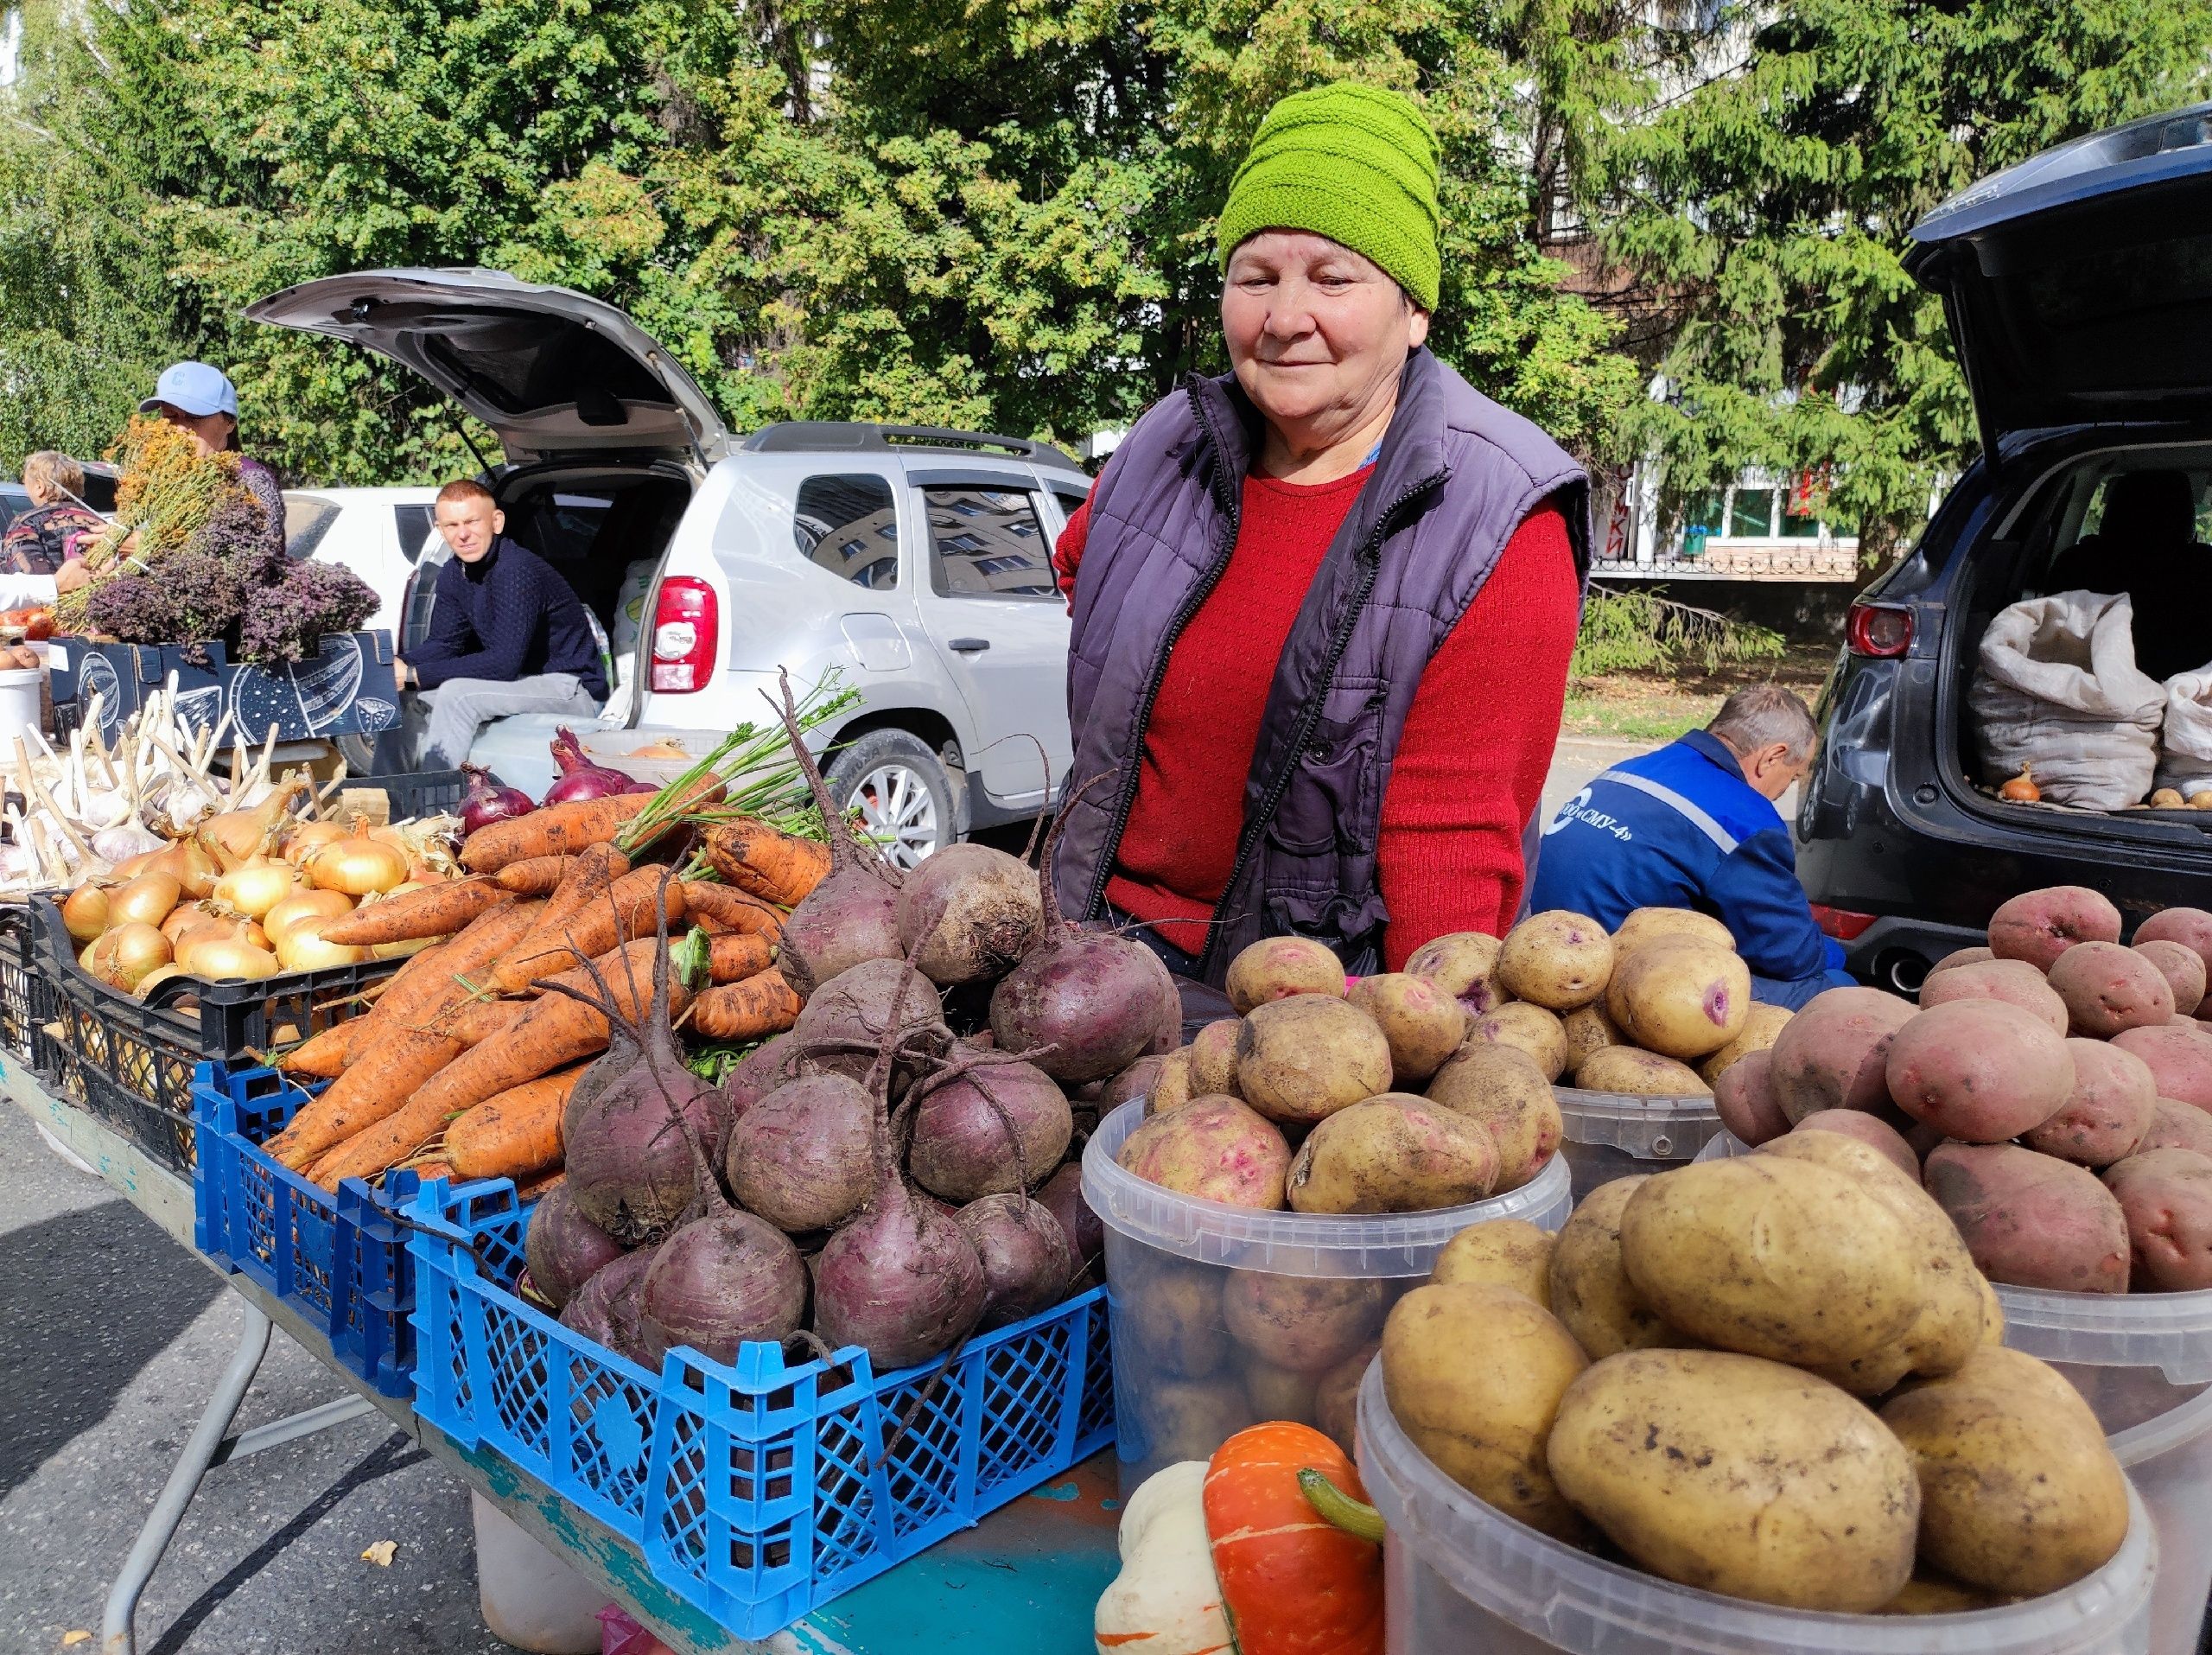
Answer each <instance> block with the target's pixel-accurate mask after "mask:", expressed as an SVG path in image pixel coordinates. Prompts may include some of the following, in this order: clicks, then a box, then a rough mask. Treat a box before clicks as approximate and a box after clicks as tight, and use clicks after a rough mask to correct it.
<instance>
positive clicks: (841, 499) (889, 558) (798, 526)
mask: <svg viewBox="0 0 2212 1655" xmlns="http://www.w3.org/2000/svg"><path fill="white" fill-rule="evenodd" d="M791 538H792V539H793V540H794V541H795V542H796V543H797V544H798V550H799V555H800V556H801V557H804V558H806V559H807V561H809V562H810V563H814V564H816V565H817V566H818V567H820V568H823V569H826V570H829V572H830V573H831V574H832V575H835V576H836V577H837V578H838V579H839V580H842V581H850V582H852V583H853V584H854V585H855V586H864V587H866V588H868V590H869V591H871V592H888V591H891V590H893V589H894V588H896V587H897V586H898V584H899V511H898V506H897V505H896V503H895V502H894V501H893V498H892V493H891V485H890V483H889V482H888V481H886V480H885V479H883V478H881V477H879V476H876V475H874V474H873V473H868V472H862V473H859V474H842V473H841V474H833V475H829V476H825V477H809V478H808V479H807V480H806V481H804V482H803V483H801V484H800V485H799V486H798V499H797V500H795V501H794V502H793V505H792V509H791Z"/></svg>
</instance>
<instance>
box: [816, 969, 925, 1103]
mask: <svg viewBox="0 0 2212 1655" xmlns="http://www.w3.org/2000/svg"><path fill="white" fill-rule="evenodd" d="M894 1001H895V1002H896V1003H898V1006H899V1011H898V1014H897V1015H898V1030H899V1033H898V1037H897V1039H896V1041H894V1042H893V1048H892V1056H893V1071H892V1073H893V1079H903V1078H904V1077H905V1076H906V1075H907V1074H908V1073H909V1072H910V1069H911V1052H910V1048H911V1047H915V1046H917V1045H927V1044H931V1043H935V1044H937V1045H938V1046H942V1045H944V1044H946V1043H949V1040H950V1037H949V1035H947V1034H945V1033H944V1023H943V1022H942V1021H941V1019H940V1017H939V1015H938V1000H937V985H936V984H934V983H931V981H930V980H929V978H927V977H924V976H923V975H922V974H921V973H920V972H919V971H916V970H915V969H914V968H913V967H912V966H911V965H909V964H906V961H904V960H899V959H871V960H863V961H861V964H858V965H855V966H854V967H853V968H852V970H850V971H844V972H841V973H840V974H839V975H837V976H836V977H832V978H830V980H829V982H827V983H823V985H822V986H821V987H820V988H818V989H817V990H815V991H814V995H813V997H812V998H810V1000H808V1001H807V1003H806V1005H805V1008H804V1009H803V1010H801V1011H800V1013H799V1014H798V1021H797V1022H794V1023H793V1024H792V1025H791V1034H792V1036H793V1038H795V1039H796V1040H797V1041H798V1043H799V1045H800V1047H803V1048H804V1051H805V1053H806V1055H807V1061H809V1062H810V1063H813V1064H817V1065H818V1066H821V1067H823V1068H834V1069H836V1070H837V1071H838V1072H839V1073H853V1071H852V1069H851V1067H850V1064H851V1063H852V1061H853V1060H855V1059H856V1058H857V1059H858V1060H859V1061H860V1063H861V1068H860V1070H859V1073H858V1074H857V1075H856V1076H855V1079H863V1080H864V1079H866V1078H867V1076H868V1073H870V1071H871V1069H872V1067H873V1066H874V1053H875V1051H876V1048H877V1047H880V1045H881V1044H882V1043H883V1039H884V1034H885V1032H886V1031H887V1029H889V1028H891V1027H892V1016H893V1013H892V1009H891V1008H892V1004H893V1002H894Z"/></svg>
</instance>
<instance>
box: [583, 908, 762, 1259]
mask: <svg viewBox="0 0 2212 1655" xmlns="http://www.w3.org/2000/svg"><path fill="white" fill-rule="evenodd" d="M673 876H674V870H673V869H671V870H670V873H669V875H667V877H671V878H672V877H673ZM660 907H661V912H660V917H659V920H658V935H659V940H660V947H659V948H658V950H657V951H656V952H654V955H653V990H652V1001H651V1003H650V1004H649V1005H648V1007H647V1009H646V1012H645V1022H644V1024H643V1025H642V1027H635V1026H633V1028H632V1031H631V1038H632V1041H634V1042H635V1044H636V1046H637V1047H638V1055H637V1056H636V1058H634V1059H633V1060H632V1062H631V1064H630V1066H629V1067H628V1068H626V1069H625V1070H623V1071H621V1072H620V1073H619V1074H617V1075H615V1076H613V1078H611V1079H608V1080H607V1083H606V1085H605V1086H604V1087H603V1089H602V1090H601V1092H600V1093H599V1095H598V1096H597V1097H596V1098H593V1099H591V1100H590V1101H589V1102H588V1104H585V1106H584V1107H583V1108H582V1110H580V1111H577V1113H576V1116H575V1120H574V1122H573V1123H570V1130H569V1134H568V1136H567V1139H566V1141H565V1142H564V1143H563V1146H562V1150H563V1160H564V1161H565V1162H566V1164H567V1167H568V1174H569V1181H568V1187H569V1190H570V1191H571V1192H572V1193H573V1194H574V1195H575V1203H576V1207H577V1210H578V1211H579V1212H581V1213H582V1214H583V1216H584V1217H585V1218H586V1219H589V1220H590V1221H591V1222H592V1223H593V1224H594V1225H598V1226H599V1228H600V1229H601V1230H603V1231H605V1232H607V1234H608V1235H610V1236H612V1237H613V1238H614V1239H615V1240H616V1241H618V1242H620V1243H621V1244H623V1245H625V1246H636V1245H639V1244H642V1243H650V1242H657V1241H659V1240H660V1239H661V1238H664V1236H666V1235H667V1234H668V1232H670V1231H671V1230H673V1229H675V1228H676V1226H677V1225H679V1224H681V1223H683V1221H684V1220H685V1219H689V1218H690V1217H692V1216H694V1215H695V1214H696V1213H697V1212H698V1210H699V1208H700V1206H701V1204H702V1200H703V1199H704V1197H705V1195H706V1194H708V1193H709V1191H711V1190H712V1187H713V1184H714V1179H713V1175H712V1173H711V1171H709V1172H707V1173H706V1174H705V1180H706V1185H707V1188H706V1189H704V1190H702V1187H701V1182H700V1181H701V1175H702V1173H701V1162H700V1160H699V1157H698V1155H696V1154H695V1153H694V1151H693V1149H692V1148H691V1144H690V1138H691V1136H692V1135H693V1134H695V1133H696V1134H697V1135H698V1136H699V1137H701V1138H702V1139H703V1140H704V1141H705V1142H706V1143H709V1145H711V1146H712V1147H711V1148H710V1149H709V1150H708V1151H707V1164H708V1165H709V1166H710V1165H711V1163H712V1162H713V1161H714V1160H715V1159H717V1158H719V1156H720V1155H721V1149H722V1144H723V1142H724V1140H725V1138H726V1137H727V1136H728V1124H727V1123H726V1122H724V1121H723V1120H721V1118H720V1116H719V1104H718V1099H717V1098H716V1097H715V1092H714V1091H713V1089H712V1088H710V1087H709V1085H707V1083H706V1082H705V1081H703V1080H702V1079H699V1077H698V1076H697V1075H696V1074H693V1073H691V1071H690V1070H689V1069H687V1068H685V1067H684V1066H683V1061H682V1060H681V1059H679V1058H678V1057H677V1054H676V1035H675V1033H674V1031H673V1030H672V1029H671V1028H670V1027H669V1020H668V970H669V962H668V916H667V910H666V905H665V903H663V904H662V905H660ZM624 964H625V968H627V964H628V962H627V960H625V962H624ZM586 965H587V969H588V971H589V972H590V975H591V977H592V980H593V982H594V984H595V985H596V987H597V990H598V992H597V993H596V994H594V993H592V992H591V991H589V990H583V989H580V988H576V987H574V986H572V985H570V984H568V983H554V982H549V983H548V984H547V986H548V987H549V988H550V989H551V990H554V991H555V992H557V993H562V994H566V995H568V996H570V997H571V998H573V999H575V1000H579V1001H581V1002H582V1003H584V1004H586V1005H588V1006H592V1007H594V1009H597V1010H598V1011H599V1012H600V1014H601V1015H603V1016H604V1017H606V1019H607V1024H608V1027H609V1028H610V1030H612V1029H613V1028H615V1027H617V1026H619V1025H620V1023H621V1022H623V1013H622V1010H621V1008H620V1006H618V1005H617V1004H616V1003H615V1000H614V996H613V994H612V993H611V992H610V991H609V990H608V988H607V980H606V978H605V977H602V976H601V973H600V971H599V968H598V967H597V966H596V965H593V964H590V963H589V962H586ZM630 1003H632V1005H634V1004H636V1003H637V995H636V989H635V985H634V984H632V992H631V1000H630Z"/></svg>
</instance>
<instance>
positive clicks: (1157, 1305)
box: [1083, 1100, 1574, 1492]
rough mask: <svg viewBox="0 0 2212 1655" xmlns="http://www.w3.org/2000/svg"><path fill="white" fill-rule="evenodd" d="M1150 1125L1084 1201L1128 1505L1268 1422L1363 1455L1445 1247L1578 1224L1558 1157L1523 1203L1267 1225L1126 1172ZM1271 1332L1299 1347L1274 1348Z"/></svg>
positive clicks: (1096, 1177)
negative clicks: (1392, 1357) (1373, 1354)
mask: <svg viewBox="0 0 2212 1655" xmlns="http://www.w3.org/2000/svg"><path fill="white" fill-rule="evenodd" d="M1143 1119H1144V1104H1143V1103H1142V1102H1141V1100H1140V1101H1138V1102H1135V1103H1128V1104H1122V1106H1121V1107H1120V1108H1119V1109H1116V1111H1113V1113H1112V1114H1110V1115H1109V1116H1108V1117H1106V1118H1105V1119H1104V1120H1103V1121H1101V1122H1100V1123H1099V1125H1098V1130H1097V1132H1096V1134H1095V1135H1093V1136H1092V1137H1091V1140H1090V1143H1089V1144H1087V1145H1086V1146H1085V1147H1084V1153H1083V1194H1084V1200H1087V1201H1089V1202H1090V1206H1091V1207H1092V1208H1093V1209H1094V1210H1095V1211H1096V1213H1097V1214H1098V1216H1099V1217H1100V1218H1101V1219H1103V1220H1104V1222H1105V1225H1106V1277H1107V1292H1108V1294H1109V1298H1110V1300H1111V1302H1112V1306H1113V1314H1114V1386H1115V1404H1116V1411H1117V1416H1118V1417H1119V1419H1120V1422H1121V1428H1122V1429H1121V1436H1120V1439H1119V1442H1118V1452H1119V1454H1120V1458H1121V1474H1122V1489H1123V1490H1124V1492H1128V1491H1133V1490H1134V1489H1135V1487H1136V1486H1137V1485H1138V1484H1139V1483H1141V1482H1142V1481H1143V1480H1145V1478H1147V1477H1148V1476H1150V1475H1151V1474H1153V1473H1154V1472H1155V1471H1157V1470H1159V1469H1160V1467H1162V1466H1166V1465H1172V1464H1173V1463H1174V1462H1175V1461H1179V1460H1203V1459H1205V1458H1206V1457H1208V1456H1209V1455H1210V1454H1212V1452H1213V1451H1214V1450H1215V1449H1216V1448H1219V1447H1220V1446H1221V1445H1222V1443H1223V1442H1226V1441H1227V1440H1228V1439H1229V1438H1230V1436H1231V1435H1235V1434H1236V1432H1237V1431H1239V1430H1242V1429H1243V1428H1244V1427H1245V1426H1247V1425H1250V1424H1253V1423H1255V1422H1256V1421H1259V1420H1264V1419H1298V1420H1300V1421H1302V1422H1303V1423H1307V1424H1314V1425H1319V1426H1320V1427H1321V1428H1322V1429H1325V1430H1331V1431H1332V1432H1333V1433H1334V1434H1335V1435H1338V1437H1339V1439H1340V1440H1341V1441H1343V1442H1344V1445H1345V1447H1346V1448H1347V1449H1349V1448H1350V1446H1351V1444H1350V1437H1351V1430H1350V1423H1351V1422H1350V1402H1351V1389H1350V1385H1351V1381H1352V1378H1353V1377H1354V1375H1355V1374H1356V1372H1357V1368H1358V1367H1359V1366H1362V1365H1364V1361H1365V1357H1366V1355H1367V1353H1369V1351H1370V1346H1371V1344H1372V1341H1373V1340H1374V1339H1375V1337H1376V1335H1377V1334H1379V1333H1380V1331H1381V1329H1382V1325H1383V1316H1384V1315H1385V1314H1388V1312H1389V1308H1390V1306H1391V1304H1392V1303H1394V1302H1395V1301H1396V1299H1397V1298H1398V1296H1399V1295H1401V1294H1402V1293H1403V1292H1405V1291H1406V1290H1407V1289H1409V1288H1411V1287H1413V1286H1414V1285H1416V1284H1417V1283H1419V1282H1420V1281H1421V1279H1422V1278H1423V1277H1425V1276H1427V1274H1428V1272H1429V1270H1430V1268H1431V1267H1432V1266H1433V1264H1435V1262H1436V1255H1437V1254H1438V1253H1439V1252H1440V1251H1442V1250H1443V1247H1444V1244H1445V1243H1446V1242H1447V1241H1449V1240H1450V1239H1451V1238H1452V1237H1453V1236H1455V1235H1457V1234H1459V1232H1460V1231H1462V1230H1464V1229H1465V1228H1466V1227H1467V1226H1468V1225H1471V1224H1479V1223H1481V1222H1482V1221H1483V1220H1484V1219H1507V1218H1512V1219H1529V1221H1530V1222H1532V1223H1535V1224H1537V1225H1541V1226H1542V1227H1543V1228H1544V1229H1546V1230H1557V1229H1558V1228H1559V1227H1560V1225H1563V1224H1565V1223H1566V1222H1567V1214H1568V1213H1570V1212H1572V1211H1573V1205H1574V1197H1573V1189H1572V1187H1571V1185H1570V1182H1569V1176H1568V1173H1567V1163H1566V1162H1564V1161H1562V1160H1560V1158H1559V1157H1558V1156H1556V1155H1554V1156H1553V1157H1552V1159H1551V1162H1549V1164H1548V1165H1547V1166H1546V1167H1545V1168H1544V1169H1543V1170H1542V1171H1541V1173H1539V1174H1537V1175H1536V1176H1535V1178H1533V1179H1531V1180H1530V1181H1529V1182H1528V1183H1527V1184H1525V1185H1523V1186H1522V1187H1521V1188H1519V1189H1516V1190H1512V1191H1509V1192H1508V1193H1507V1194H1503V1195H1499V1196H1494V1197H1492V1198H1491V1200H1487V1201H1478V1202H1475V1203H1473V1204H1472V1205H1471V1206H1452V1207H1442V1208H1440V1209H1438V1210H1436V1211H1434V1212H1429V1213H1376V1214H1371V1215H1351V1214H1347V1215H1343V1216H1338V1215H1336V1214H1331V1213H1263V1212H1256V1211H1254V1210H1253V1209H1251V1208H1249V1207H1241V1206H1224V1204H1222V1203H1221V1202H1219V1201H1205V1200H1196V1199H1194V1198H1193V1197H1191V1196H1187V1195H1179V1194H1176V1193H1175V1192H1174V1191H1173V1190H1166V1189H1162V1188H1161V1187H1160V1186H1159V1185H1157V1184H1154V1183H1149V1182H1147V1181H1145V1180H1144V1179H1141V1178H1139V1177H1137V1176H1136V1175H1135V1174H1134V1173H1130V1172H1127V1171H1125V1170H1123V1169H1122V1167H1121V1166H1119V1165H1118V1164H1117V1163H1116V1161H1115V1159H1114V1157H1115V1156H1116V1155H1118V1154H1119V1153H1120V1151H1121V1148H1122V1144H1123V1143H1125V1142H1127V1140H1128V1136H1129V1134H1130V1133H1131V1132H1133V1131H1135V1130H1136V1129H1137V1127H1138V1125H1139V1124H1140V1123H1141V1122H1142V1121H1143ZM1247 1311H1249V1312H1250V1313H1251V1314H1250V1317H1249V1320H1248V1319H1247V1318H1246V1315H1245V1313H1246V1312H1247ZM1268 1323H1274V1324H1276V1325H1277V1326H1279V1327H1287V1328H1290V1329H1292V1330H1293V1331H1294V1339H1287V1340H1286V1339H1279V1338H1270V1337H1269V1336H1268V1334H1266V1333H1265V1332H1263V1331H1261V1330H1262V1328H1263V1327H1265V1325H1266V1324H1268ZM1232 1327H1243V1329H1244V1334H1243V1336H1241V1337H1240V1336H1239V1335H1238V1334H1236V1333H1234V1332H1232V1331H1231V1329H1232ZM1262 1346H1266V1347H1267V1348H1262ZM1325 1398H1331V1399H1333V1404H1330V1405H1325Z"/></svg>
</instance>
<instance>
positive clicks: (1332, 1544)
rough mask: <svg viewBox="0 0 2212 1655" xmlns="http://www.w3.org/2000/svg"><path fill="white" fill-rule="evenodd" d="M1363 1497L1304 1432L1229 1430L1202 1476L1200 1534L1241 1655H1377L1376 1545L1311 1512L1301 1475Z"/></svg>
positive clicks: (1282, 1426)
mask: <svg viewBox="0 0 2212 1655" xmlns="http://www.w3.org/2000/svg"><path fill="white" fill-rule="evenodd" d="M1308 1471H1315V1472H1319V1473H1320V1474H1321V1475H1322V1476H1324V1477H1325V1478H1326V1479H1327V1480H1329V1481H1330V1482H1331V1483H1332V1484H1334V1485H1335V1486H1336V1487H1337V1488H1338V1490H1340V1491H1341V1492H1342V1493H1344V1494H1347V1495H1349V1496H1350V1497H1351V1499H1355V1500H1364V1499H1366V1498H1367V1490H1366V1489H1365V1488H1364V1487H1363V1486H1361V1483H1360V1480H1359V1473H1358V1471H1357V1469H1355V1468H1354V1467H1353V1465H1352V1463H1351V1461H1350V1460H1348V1459H1346V1458H1345V1457H1344V1450H1343V1449H1342V1448H1338V1446H1337V1445H1336V1444H1335V1443H1334V1442H1331V1441H1330V1440H1329V1439H1328V1438H1327V1437H1325V1436H1324V1435H1321V1433H1320V1432H1319V1431H1317V1430H1315V1429H1313V1427H1312V1426H1310V1425H1294V1424H1290V1423H1285V1422H1281V1421H1278V1422H1276V1423H1272V1424H1267V1425H1255V1426H1253V1427H1252V1428H1251V1429H1249V1430H1244V1431H1239V1432H1238V1433H1237V1434H1236V1435H1234V1436H1232V1437H1230V1439H1229V1441H1228V1442H1224V1443H1223V1444H1222V1445H1221V1447H1220V1448H1217V1449H1216V1450H1215V1452H1214V1456H1213V1461H1212V1463H1211V1465H1210V1466H1209V1467H1207V1470H1206V1483H1205V1507H1206V1536H1207V1538H1208V1540H1209V1541H1210V1542H1211V1546H1212V1550H1213V1566H1214V1573H1215V1574H1216V1575H1217V1576H1218V1577H1219V1579H1220V1582H1221V1597H1222V1601H1223V1603H1224V1605H1225V1606H1226V1607H1227V1608H1228V1610H1229V1622H1230V1627H1231V1629H1232V1630H1233V1631H1234V1633H1235V1634H1236V1647H1237V1648H1238V1650H1239V1651H1241V1652H1242V1655H1381V1652H1382V1649H1383V1548H1382V1547H1381V1546H1379V1545H1377V1544H1376V1543H1375V1542H1374V1541H1372V1540H1369V1539H1363V1538H1361V1537H1358V1536H1357V1535H1354V1534H1351V1533H1350V1532H1348V1531H1345V1530H1344V1529H1341V1528H1339V1527H1338V1526H1337V1525H1336V1524H1334V1523H1332V1522H1331V1521H1329V1520H1328V1519H1327V1518H1325V1517H1323V1516H1322V1514H1321V1513H1320V1512H1319V1511H1317V1510H1315V1509H1314V1505H1313V1501H1312V1500H1311V1499H1308V1498H1307V1496H1306V1491H1305V1489H1304V1488H1303V1487H1301V1486H1300V1480H1299V1476H1300V1473H1301V1472H1308Z"/></svg>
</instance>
